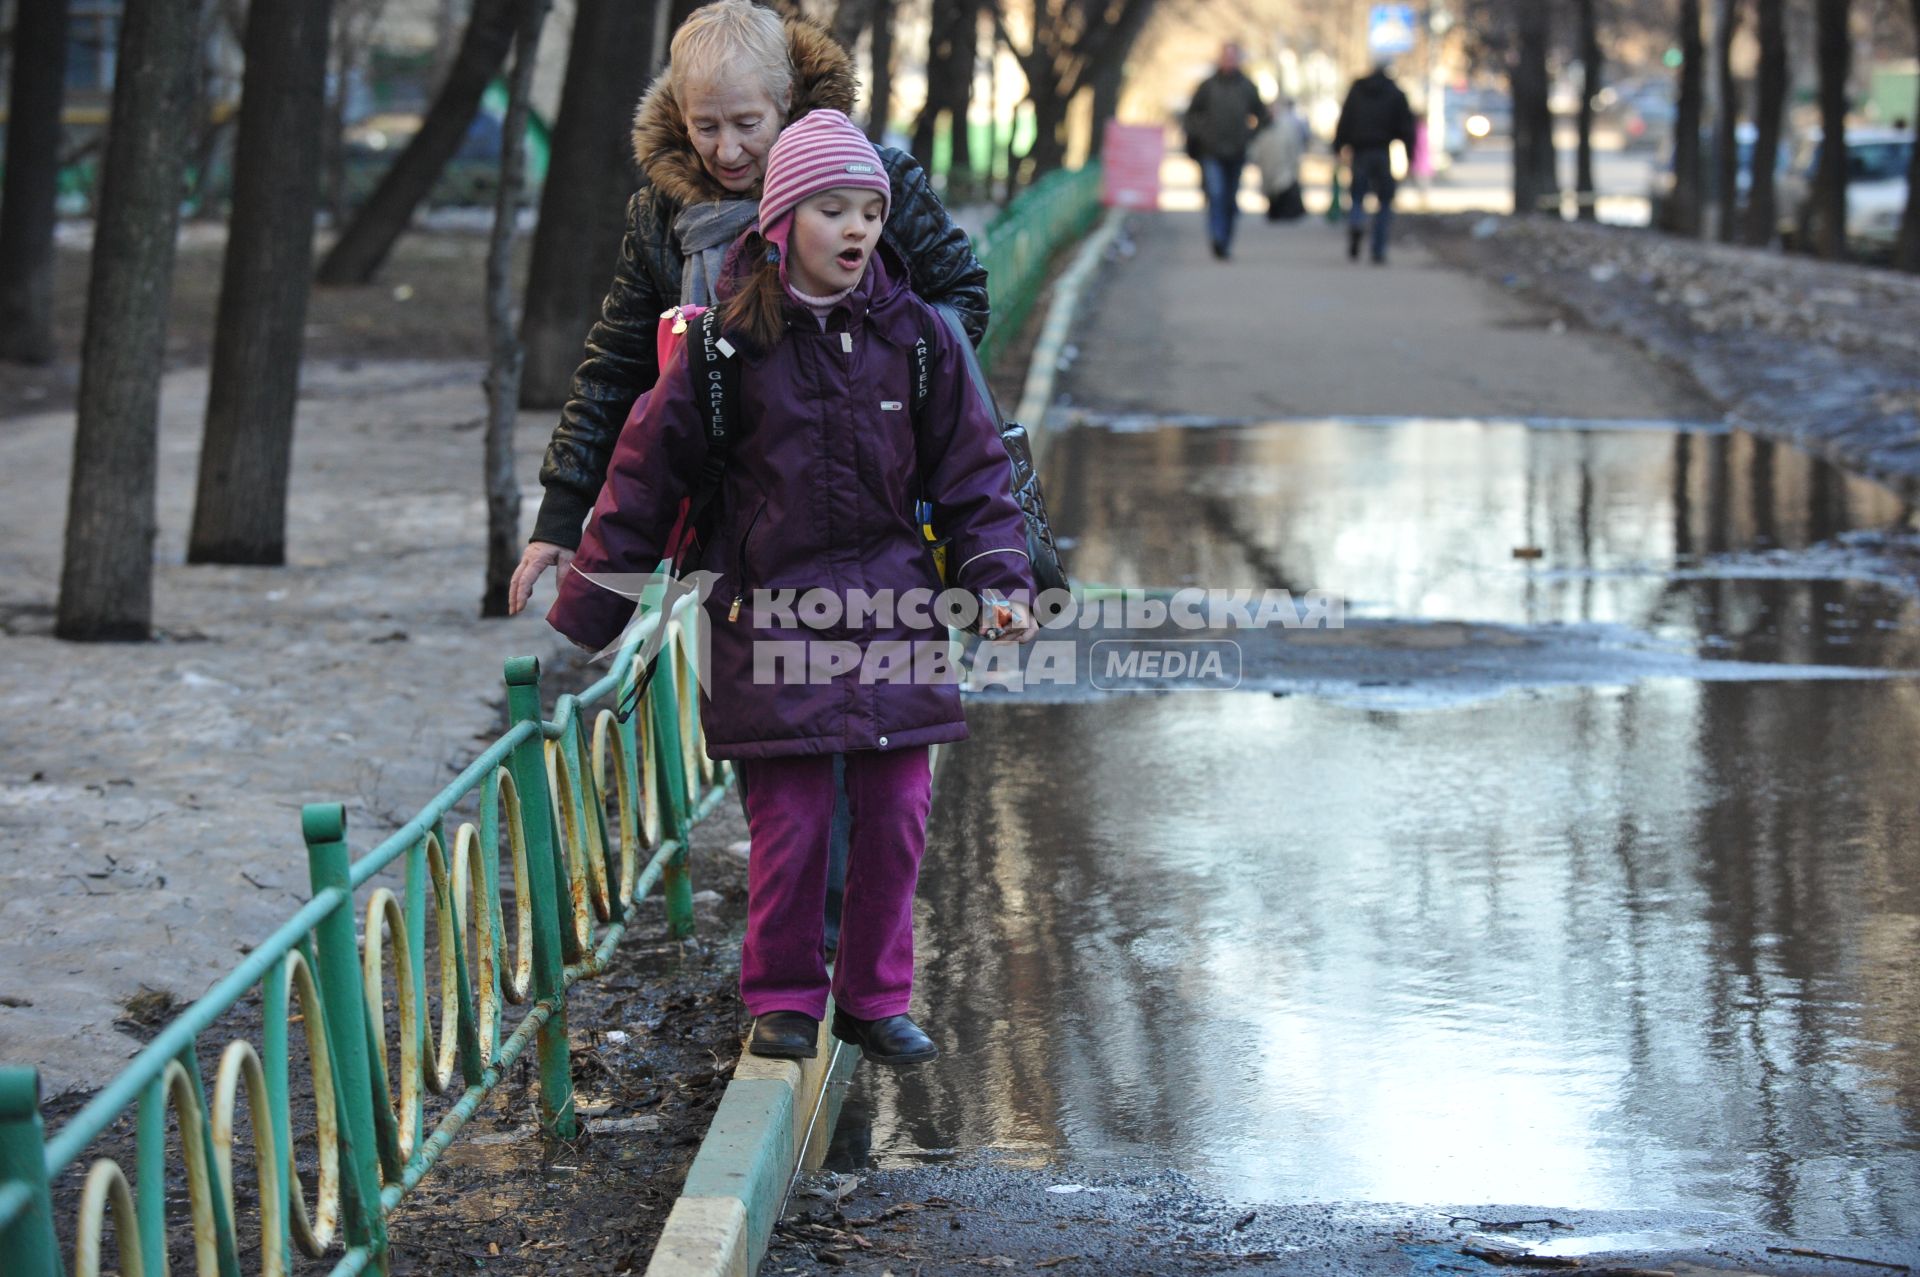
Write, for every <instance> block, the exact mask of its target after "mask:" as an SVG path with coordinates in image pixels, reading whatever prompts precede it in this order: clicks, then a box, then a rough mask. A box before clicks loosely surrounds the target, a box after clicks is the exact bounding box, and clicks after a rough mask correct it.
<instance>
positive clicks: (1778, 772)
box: [862, 680, 1920, 1236]
mask: <svg viewBox="0 0 1920 1277" xmlns="http://www.w3.org/2000/svg"><path fill="white" fill-rule="evenodd" d="M973 714H974V721H975V738H974V740H973V741H972V742H971V743H970V744H968V745H965V746H962V747H960V748H958V749H955V750H953V751H951V753H950V754H949V755H948V756H947V757H946V759H945V761H944V762H943V764H942V769H941V775H940V781H939V786H938V792H937V796H936V810H935V814H934V822H933V824H934V828H933V833H934V838H933V844H932V845H931V846H930V848H929V853H928V857H927V869H926V872H925V874H924V876H923V881H922V888H921V906H922V915H921V925H920V948H921V957H922V963H921V967H920V972H921V974H920V979H919V989H918V996H917V1006H918V1007H920V1008H923V1009H924V1012H925V1014H926V1015H927V1018H928V1022H929V1023H930V1024H931V1025H932V1026H933V1027H934V1029H935V1031H936V1033H937V1035H938V1036H939V1037H940V1039H941V1041H942V1043H943V1046H944V1047H945V1048H946V1051H947V1053H946V1055H945V1056H943V1057H942V1059H941V1060H940V1061H939V1062H938V1063H936V1064H934V1065H932V1066H928V1067H926V1068H924V1069H919V1070H908V1071H903V1072H901V1073H899V1074H881V1073H879V1071H877V1070H864V1071H863V1078H862V1086H863V1087H864V1088H865V1089H866V1090H867V1092H868V1095H867V1098H866V1100H865V1101H864V1102H865V1103H867V1104H868V1105H869V1106H870V1108H871V1112H872V1115H873V1129H872V1142H873V1152H874V1154H875V1155H876V1156H878V1157H880V1158H881V1159H882V1160H885V1159H887V1158H888V1157H892V1156H897V1155H901V1154H910V1153H912V1152H913V1151H915V1150H945V1149H952V1148H980V1147H991V1148H1004V1147H1014V1146H1018V1147H1028V1148H1031V1147H1034V1146H1036V1145H1037V1146H1040V1147H1047V1148H1053V1149H1057V1150H1060V1151H1061V1152H1062V1153H1064V1154H1068V1155H1071V1156H1073V1157H1075V1158H1081V1159H1086V1158H1103V1157H1113V1158H1121V1159H1140V1160H1145V1161H1148V1162H1155V1163H1158V1164H1163V1165H1172V1166H1175V1167H1178V1168H1180V1169H1183V1170H1186V1171H1188V1172H1189V1173H1192V1174H1194V1175H1196V1176H1197V1177H1200V1178H1202V1179H1203V1180H1206V1181H1209V1182H1211V1183H1212V1184H1213V1185H1214V1186H1215V1187H1216V1188H1217V1189H1218V1190H1219V1191H1221V1192H1223V1193H1225V1194H1226V1195H1228V1196H1230V1197H1235V1198H1239V1199H1244V1200H1268V1201H1322V1202H1326V1201H1373V1202H1437V1203H1456V1204H1463V1205H1464V1204H1472V1203H1505V1202H1511V1203H1538V1204H1541V1205H1544V1206H1554V1207H1561V1208H1566V1209H1587V1210H1598V1209H1605V1210H1614V1209H1639V1208H1671V1209H1694V1210H1713V1211H1727V1212H1731V1213H1733V1214H1734V1215H1736V1216H1737V1217H1738V1218H1740V1219H1742V1220H1744V1221H1746V1222H1748V1223H1750V1224H1752V1225H1754V1226H1758V1227H1762V1228H1766V1229H1770V1230H1775V1231H1779V1232H1782V1233H1797V1234H1799V1235H1827V1236H1841V1235H1855V1236H1888V1235H1914V1234H1920V977H1917V976H1916V974H1915V969H1914V963H1913V954H1914V952H1915V946H1916V944H1917V943H1920V837H1916V836H1915V835H1916V832H1920V831H1916V829H1915V824H1916V821H1915V817H1914V814H1913V807H1912V804H1911V801H1910V792H1911V788H1912V786H1911V779H1910V760H1911V759H1912V758H1914V757H1915V756H1920V688H1916V687H1914V686H1912V685H1910V684H1906V683H1904V682H1903V683H1899V684H1895V685H1892V686H1887V685H1881V684H1871V683H1830V684H1812V683H1808V684H1796V683H1791V682H1775V683H1744V684H1741V683H1731V684H1695V683H1688V682H1684V681H1677V680H1663V681H1657V682H1653V683H1647V684H1641V685H1638V686H1634V687H1630V688H1626V689H1579V690H1575V691H1570V692H1567V693H1563V694H1560V695H1556V696H1554V697H1551V698H1544V699H1538V700H1527V699H1509V700H1503V701H1493V702H1485V703H1482V704H1478V705H1475V706H1472V707H1467V708H1460V709H1448V710H1431V711H1426V712H1422V713H1419V714H1397V713H1383V712H1379V711H1366V710H1357V709H1351V708H1346V707H1341V706H1337V705H1329V704H1325V703H1322V702H1317V701H1314V700H1311V699H1306V698H1293V699H1288V700H1283V701H1276V700H1273V699H1271V698H1267V697H1258V696H1246V695H1236V694H1220V695H1193V696H1185V697H1159V698H1150V699H1137V698H1125V699H1114V700H1106V701H1096V702H1081V703H1077V704H1052V705H1038V706H1022V705H1018V704H1011V703H995V704H991V705H985V704H983V705H980V706H976V707H975V710H974V711H973Z"/></svg>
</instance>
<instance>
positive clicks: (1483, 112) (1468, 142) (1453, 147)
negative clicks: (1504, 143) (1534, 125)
mask: <svg viewBox="0 0 1920 1277" xmlns="http://www.w3.org/2000/svg"><path fill="white" fill-rule="evenodd" d="M1512 136H1513V99H1511V98H1509V97H1508V96H1507V95H1506V94H1504V93H1501V92H1500V91H1498V90H1497V89H1467V90H1465V91H1463V92H1460V93H1449V94H1447V98H1446V136H1445V145H1446V151H1447V154H1448V155H1459V154H1461V153H1463V152H1464V151H1466V149H1467V148H1468V147H1471V146H1477V145H1479V144H1480V143H1482V142H1487V141H1491V140H1493V139H1495V138H1511V137H1512Z"/></svg>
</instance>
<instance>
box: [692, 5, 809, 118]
mask: <svg viewBox="0 0 1920 1277" xmlns="http://www.w3.org/2000/svg"><path fill="white" fill-rule="evenodd" d="M667 75H668V77H669V80H668V83H669V84H670V86H671V87H672V89H673V92H674V95H675V96H676V97H678V96H680V95H681V94H682V93H683V92H684V91H685V89H686V88H687V86H688V85H693V84H717V83H720V82H721V81H723V80H732V79H735V78H737V77H740V76H743V75H744V76H747V77H750V78H752V79H754V80H757V81H758V82H759V83H760V85H761V86H762V87H763V88H765V89H766V91H767V96H768V97H770V98H772V99H773V104H774V105H775V106H776V107H778V108H779V110H780V114H781V117H782V118H783V119H784V118H785V116H786V115H787V113H788V112H790V111H791V110H792V109H793V56H792V53H791V51H790V50H789V49H788V47H787V24H786V20H785V19H783V18H782V17H781V16H780V15H779V14H777V13H775V12H774V11H773V10H772V9H768V8H764V7H762V6H761V5H757V4H754V3H753V0H713V3H712V4H705V5H702V6H700V7H699V8H698V9H695V10H694V11H693V13H692V14H691V15H689V16H688V18H687V20H686V21H685V22H683V23H681V24H680V30H679V31H677V32H675V33H674V37H673V47H672V49H671V51H670V52H669V54H668V63H667Z"/></svg>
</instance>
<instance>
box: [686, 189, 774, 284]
mask: <svg viewBox="0 0 1920 1277" xmlns="http://www.w3.org/2000/svg"><path fill="white" fill-rule="evenodd" d="M759 213H760V201H759V200H709V201H708V202H706V203H704V204H693V205H689V206H688V207H686V208H683V209H681V210H680V215H679V216H678V217H676V218H674V219H673V236H674V238H675V239H677V240H679V241H680V251H681V252H682V253H683V254H685V255H686V262H685V264H684V266H683V267H682V269H681V271H680V304H681V305H682V306H711V305H712V304H713V301H714V288H715V286H716V285H718V284H719V282H720V268H721V266H722V265H723V264H724V263H725V261H726V257H727V249H728V248H730V247H732V245H733V241H735V240H736V239H739V238H740V236H741V234H742V233H743V232H744V231H745V230H746V229H747V228H748V227H749V226H752V225H753V219H754V218H755V217H757V216H759Z"/></svg>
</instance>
